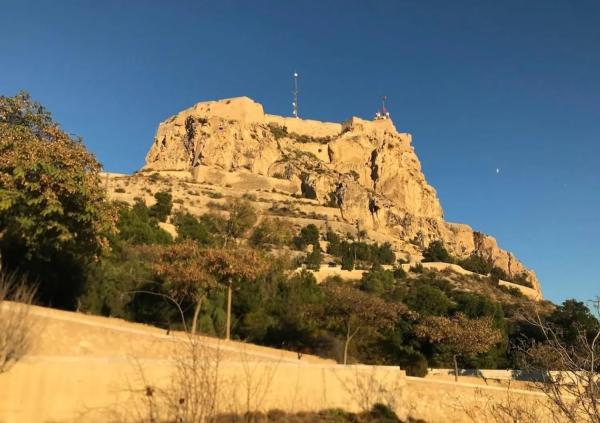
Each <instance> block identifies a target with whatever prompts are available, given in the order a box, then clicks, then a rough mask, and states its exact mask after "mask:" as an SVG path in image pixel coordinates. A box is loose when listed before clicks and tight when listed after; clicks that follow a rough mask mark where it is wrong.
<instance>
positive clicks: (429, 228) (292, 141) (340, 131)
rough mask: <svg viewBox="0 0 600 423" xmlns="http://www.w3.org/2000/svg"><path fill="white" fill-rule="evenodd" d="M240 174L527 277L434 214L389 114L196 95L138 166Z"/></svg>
mask: <svg viewBox="0 0 600 423" xmlns="http://www.w3.org/2000/svg"><path fill="white" fill-rule="evenodd" d="M206 168H210V169H219V170H222V171H227V172H250V173H252V174H256V175H262V176H264V177H272V178H278V179H283V180H287V181H288V182H289V183H290V184H291V186H293V187H295V188H294V189H295V191H296V193H297V194H301V195H302V196H303V197H306V198H312V199H316V200H317V201H318V202H319V203H321V204H327V205H329V206H334V207H338V208H339V210H340V213H341V216H342V218H343V220H344V221H346V222H349V223H352V224H358V225H360V226H361V227H364V228H368V229H372V230H374V231H377V232H382V233H387V234H390V235H393V236H394V237H397V238H399V239H401V240H403V241H406V242H407V243H408V242H409V241H410V243H411V244H412V245H417V246H418V247H420V248H424V247H425V246H426V245H427V244H428V243H429V242H431V241H432V240H436V239H442V240H443V241H444V242H445V244H446V245H447V247H448V249H449V250H450V251H451V252H452V253H453V254H455V255H457V256H459V257H466V256H468V255H469V254H472V253H473V252H476V253H477V254H480V255H481V256H483V257H485V258H487V259H489V260H491V261H493V262H494V264H495V265H497V266H498V267H501V268H502V269H503V270H505V271H506V272H507V274H508V275H511V276H512V275H517V274H520V273H523V272H525V273H527V274H528V276H529V280H530V281H531V282H532V284H533V285H534V288H535V289H537V290H540V286H539V282H538V281H537V278H536V277H535V274H534V273H533V272H532V271H530V270H528V269H526V268H525V267H524V266H523V264H522V263H521V262H519V261H518V260H517V259H516V258H515V257H514V256H513V255H512V254H511V253H509V252H507V251H504V250H502V249H500V248H499V247H498V245H497V243H496V240H495V239H494V238H492V237H490V236H487V235H484V234H481V233H479V232H476V231H473V229H471V228H470V227H469V226H467V225H463V224H455V223H449V222H446V221H444V220H443V211H442V208H441V205H440V202H439V200H438V198H437V195H436V191H435V189H434V188H433V187H432V186H431V185H429V184H428V183H427V181H426V180H425V177H424V175H423V173H422V171H421V165H420V163H419V160H418V158H417V156H416V154H415V151H414V148H413V147H412V145H411V135H410V134H407V133H398V132H397V131H396V128H395V127H394V125H393V123H392V121H391V120H390V119H382V120H374V121H368V120H363V119H359V118H356V117H352V118H350V119H349V120H348V121H346V122H345V123H343V124H339V123H327V122H319V121H312V120H304V119H296V118H286V117H281V116H274V115H269V114H265V113H264V110H263V107H262V106H261V105H260V104H258V103H256V102H254V101H253V100H251V99H250V98H247V97H239V98H232V99H226V100H219V101H209V102H202V103H198V104H196V105H194V106H193V107H191V108H189V109H186V110H184V111H182V112H180V113H178V114H177V115H175V116H173V117H171V118H169V119H167V120H166V121H164V122H162V123H161V124H160V125H159V127H158V130H157V132H156V137H155V139H154V142H153V145H152V147H151V148H150V151H149V152H148V155H147V157H146V165H145V166H144V168H143V170H145V171H190V172H191V173H192V175H194V177H196V178H200V176H199V175H200V174H201V173H202V169H206Z"/></svg>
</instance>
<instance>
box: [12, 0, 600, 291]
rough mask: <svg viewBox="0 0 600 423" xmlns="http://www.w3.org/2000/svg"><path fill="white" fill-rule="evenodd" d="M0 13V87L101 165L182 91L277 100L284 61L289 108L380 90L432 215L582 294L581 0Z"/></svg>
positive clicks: (594, 100)
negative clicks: (409, 143)
mask: <svg viewBox="0 0 600 423" xmlns="http://www.w3.org/2000/svg"><path fill="white" fill-rule="evenodd" d="M0 17H1V19H0V20H1V24H0V94H3V95H13V94H15V93H16V92H17V91H19V90H21V89H25V90H28V91H29V92H30V93H31V94H32V96H33V97H34V98H35V99H36V100H38V101H41V102H42V103H43V104H45V105H46V106H47V107H48V108H49V109H50V111H52V112H53V114H54V116H55V118H56V119H57V120H58V121H60V122H61V123H62V125H63V127H64V128H65V129H67V130H68V131H69V132H72V133H75V134H78V135H80V136H82V137H83V138H84V140H85V143H86V144H87V146H88V147H89V148H90V149H91V150H92V151H93V152H94V153H95V154H96V155H97V157H98V158H99V159H100V161H101V162H102V163H103V164H104V166H105V168H106V169H107V170H110V171H116V172H131V171H133V170H136V169H138V168H139V167H140V166H141V165H142V164H143V161H144V157H145V154H146V151H147V149H148V147H149V146H150V143H151V142H152V137H153V135H154V131H155V130H156V126H157V124H158V123H159V122H160V121H162V120H164V119H165V118H166V117H168V116H170V115H172V114H174V113H176V112H177V111H179V110H181V109H183V108H185V107H188V106H190V105H192V104H193V103H195V102H197V101H201V100H209V99H218V98H224V97H233V96H240V95H247V96H249V97H252V98H253V99H255V100H257V101H259V102H261V103H262V104H263V105H264V106H265V109H266V111H268V112H269V113H275V114H290V112H291V110H290V91H291V79H290V76H291V74H292V72H293V71H294V70H297V71H298V72H299V73H300V75H301V110H300V112H301V115H302V116H304V117H308V118H315V119H319V120H330V121H342V120H345V119H346V118H348V117H349V116H351V115H358V116H363V117H371V116H372V115H373V112H374V111H375V110H376V108H377V106H378V101H379V98H380V96H382V95H384V94H385V95H387V96H388V97H389V103H388V105H389V109H390V111H391V113H392V117H393V119H394V121H395V124H396V126H397V128H398V129H399V130H401V131H407V132H411V133H412V134H413V140H414V145H415V148H416V150H417V153H418V155H419V158H420V159H421V162H422V165H423V169H424V172H425V175H426V177H427V179H428V180H429V182H430V183H431V184H432V185H433V186H434V187H435V188H436V189H437V190H438V194H439V196H440V199H441V201H442V205H443V207H444V210H445V213H446V217H447V219H448V220H450V221H456V222H464V223H468V224H470V225H471V226H473V227H474V228H475V229H477V230H481V231H483V232H486V233H489V234H492V235H494V236H496V238H497V239H498V241H499V243H500V245H501V246H502V247H504V248H507V249H509V250H510V251H513V252H514V253H515V254H516V255H517V256H518V257H519V258H520V259H522V260H523V261H524V262H525V263H526V264H527V265H528V266H530V267H532V268H534V269H535V270H536V271H537V273H538V276H539V277H540V279H541V281H542V286H543V290H544V293H545V295H546V296H547V297H548V298H549V299H551V300H553V301H562V300H563V299H565V298H568V297H575V298H578V299H582V300H586V299H590V298H592V297H593V296H595V295H598V294H600V258H599V256H600V249H599V248H598V238H599V235H600V213H599V212H600V167H599V164H598V160H599V158H600V2H598V1H597V0H577V1H575V0H573V1H567V0H564V1H553V0H541V1H536V0H528V1H522V0H514V1H486V0H473V1H462V0H457V1H447V0H441V1H420V0H413V1H392V0H389V1H384V0H378V1H362V2H358V1H348V0H344V1H341V0H340V1H325V0H321V1H297V2H295V3H293V2H291V1H275V0H272V1H260V0H259V1H257V0H252V1H247V0H245V1H241V0H240V1H223V0H221V1H216V0H215V1H210V2H208V1H199V0H196V1H183V0H178V1H164V0H162V1H135V0H122V1H107V0H103V1H97V0H95V1H91V0H87V1H86V0H77V1H58V0H56V1H51V0H47V1H43V0H42V1H37V2H32V1H27V0H18V1H17V0H14V1H13V0H8V1H7V0H0ZM497 168H498V169H500V173H497V172H496V169H497Z"/></svg>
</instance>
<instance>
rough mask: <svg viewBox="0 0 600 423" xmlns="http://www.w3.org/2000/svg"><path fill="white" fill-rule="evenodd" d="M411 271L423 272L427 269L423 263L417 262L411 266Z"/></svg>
mask: <svg viewBox="0 0 600 423" xmlns="http://www.w3.org/2000/svg"><path fill="white" fill-rule="evenodd" d="M410 271H411V272H413V273H423V272H424V271H425V269H424V268H423V265H422V264H421V263H417V264H415V265H414V266H411V267H410Z"/></svg>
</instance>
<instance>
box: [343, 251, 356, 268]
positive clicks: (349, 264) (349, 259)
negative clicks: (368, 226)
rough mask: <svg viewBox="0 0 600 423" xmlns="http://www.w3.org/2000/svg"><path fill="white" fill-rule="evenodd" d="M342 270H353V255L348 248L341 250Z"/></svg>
mask: <svg viewBox="0 0 600 423" xmlns="http://www.w3.org/2000/svg"><path fill="white" fill-rule="evenodd" d="M342 270H354V255H353V254H352V252H351V251H350V250H349V249H346V250H344V252H343V255H342Z"/></svg>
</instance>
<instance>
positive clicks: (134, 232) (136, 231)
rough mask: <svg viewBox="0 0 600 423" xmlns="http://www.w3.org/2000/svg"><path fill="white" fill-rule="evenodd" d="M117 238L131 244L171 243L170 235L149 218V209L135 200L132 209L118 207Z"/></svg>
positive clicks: (124, 205) (125, 206)
mask: <svg viewBox="0 0 600 423" xmlns="http://www.w3.org/2000/svg"><path fill="white" fill-rule="evenodd" d="M117 229H118V234H117V238H118V239H119V240H122V241H126V242H129V243H131V244H166V243H169V242H171V241H172V238H171V235H170V234H169V233H168V232H166V231H164V230H163V229H161V228H160V227H159V226H158V221H157V219H155V218H153V217H152V216H151V212H150V209H148V207H147V206H146V204H144V203H143V202H142V200H140V199H138V200H136V202H135V204H134V205H133V207H129V206H128V205H126V204H120V205H119V220H118V222H117Z"/></svg>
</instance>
